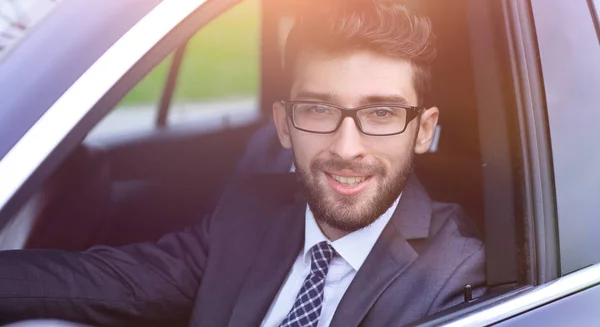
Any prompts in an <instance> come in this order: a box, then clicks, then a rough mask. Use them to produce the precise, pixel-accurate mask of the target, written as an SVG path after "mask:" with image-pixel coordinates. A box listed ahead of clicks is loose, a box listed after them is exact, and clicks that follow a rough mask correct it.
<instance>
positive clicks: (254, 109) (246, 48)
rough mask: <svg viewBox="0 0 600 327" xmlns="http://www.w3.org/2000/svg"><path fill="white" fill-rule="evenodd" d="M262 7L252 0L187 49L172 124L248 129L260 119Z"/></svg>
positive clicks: (226, 16)
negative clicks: (250, 122)
mask: <svg viewBox="0 0 600 327" xmlns="http://www.w3.org/2000/svg"><path fill="white" fill-rule="evenodd" d="M259 9H260V6H259V1H257V0H248V1H244V2H243V3H241V4H240V5H238V6H236V7H234V8H233V9H231V10H230V11H229V12H227V13H225V14H224V15H223V16H222V17H220V18H219V19H218V20H216V21H214V22H212V23H211V24H210V25H208V26H206V27H205V28H203V29H202V30H201V31H200V32H198V34H197V35H196V36H194V37H193V38H192V39H191V40H190V42H189V43H188V45H187V49H186V53H185V57H184V59H183V63H182V65H181V70H180V72H179V79H178V81H177V87H176V89H175V94H174V98H173V103H172V106H171V110H170V112H169V123H170V124H185V123H188V122H190V123H191V122H198V121H202V122H205V123H207V122H209V121H214V122H216V123H226V124H227V123H233V124H236V123H243V122H246V121H248V120H252V119H255V118H256V117H257V115H258V91H259V33H260V30H259V26H260V25H259V19H260V17H259Z"/></svg>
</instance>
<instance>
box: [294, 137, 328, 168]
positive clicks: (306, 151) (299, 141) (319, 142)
mask: <svg viewBox="0 0 600 327" xmlns="http://www.w3.org/2000/svg"><path fill="white" fill-rule="evenodd" d="M291 138H292V148H293V151H294V157H295V160H296V164H298V165H300V166H301V167H303V168H305V169H307V168H308V167H309V166H310V163H311V162H312V161H313V160H314V159H315V158H316V157H318V156H319V155H321V154H322V153H324V152H326V149H327V139H326V137H325V135H318V134H311V133H305V132H302V131H297V130H294V131H292V132H291Z"/></svg>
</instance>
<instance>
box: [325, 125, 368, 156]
mask: <svg viewBox="0 0 600 327" xmlns="http://www.w3.org/2000/svg"><path fill="white" fill-rule="evenodd" d="M362 138H363V134H362V133H361V132H360V130H359V129H358V126H356V124H355V122H354V120H353V119H352V118H350V117H346V118H345V119H344V120H343V121H342V125H341V126H340V128H339V129H338V130H337V131H336V132H335V133H334V139H333V143H332V144H331V148H330V152H331V154H333V155H335V156H337V157H339V158H340V159H343V160H348V161H350V160H356V159H360V158H362V157H364V156H365V148H364V146H363V143H362V141H363V140H362Z"/></svg>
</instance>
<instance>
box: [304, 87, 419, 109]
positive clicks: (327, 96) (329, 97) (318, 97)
mask: <svg viewBox="0 0 600 327" xmlns="http://www.w3.org/2000/svg"><path fill="white" fill-rule="evenodd" d="M296 97H297V98H298V99H303V100H313V101H323V102H329V103H336V99H337V97H336V96H335V95H333V94H332V93H319V92H313V91H299V92H298V94H297V95H296ZM378 103H388V104H401V105H409V102H408V100H406V98H404V97H403V96H401V95H399V94H391V95H368V96H364V97H362V98H361V99H360V101H359V104H358V105H359V106H366V105H370V104H378Z"/></svg>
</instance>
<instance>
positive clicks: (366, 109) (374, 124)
mask: <svg viewBox="0 0 600 327" xmlns="http://www.w3.org/2000/svg"><path fill="white" fill-rule="evenodd" d="M281 103H282V104H283V106H284V107H285V112H286V114H287V115H288V117H290V119H291V121H292V125H294V128H296V129H298V130H301V131H305V132H310V133H317V134H330V133H334V132H335V131H337V130H338V129H339V128H340V126H341V125H342V122H343V121H344V119H345V118H346V117H350V118H352V119H353V120H354V123H355V124H356V126H357V127H358V129H359V130H360V131H361V132H362V133H363V134H366V135H372V136H389V135H397V134H401V133H403V132H404V131H405V130H406V127H407V126H408V123H410V122H411V121H412V120H413V119H415V118H416V117H418V116H419V115H420V114H421V113H422V112H423V111H424V110H425V108H424V107H413V106H407V105H400V104H376V105H368V106H363V107H358V108H353V109H347V108H344V107H340V106H336V105H334V104H329V103H322V102H316V101H281Z"/></svg>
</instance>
